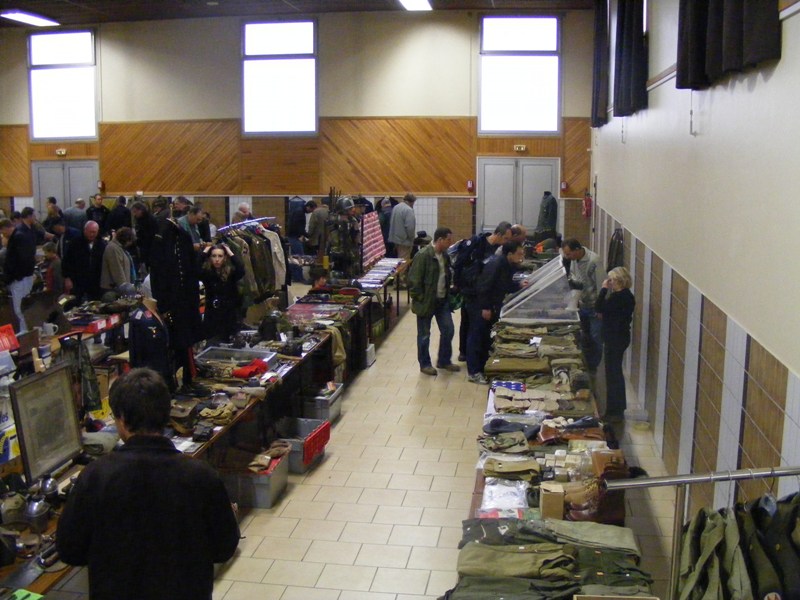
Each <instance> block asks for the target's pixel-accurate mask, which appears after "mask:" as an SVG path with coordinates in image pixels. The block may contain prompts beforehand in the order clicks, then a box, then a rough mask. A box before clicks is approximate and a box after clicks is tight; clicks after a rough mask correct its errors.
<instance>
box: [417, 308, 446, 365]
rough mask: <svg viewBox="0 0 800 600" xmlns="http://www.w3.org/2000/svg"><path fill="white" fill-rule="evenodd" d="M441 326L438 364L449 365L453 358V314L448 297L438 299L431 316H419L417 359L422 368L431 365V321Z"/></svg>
mask: <svg viewBox="0 0 800 600" xmlns="http://www.w3.org/2000/svg"><path fill="white" fill-rule="evenodd" d="M434 318H436V325H437V326H438V327H439V357H438V360H437V361H436V364H437V366H445V365H449V364H450V363H451V362H452V358H453V334H454V333H455V328H454V327H453V316H452V314H451V313H450V304H449V303H448V302H447V299H446V298H443V299H441V300H437V301H436V310H435V311H434V313H433V314H432V315H431V316H429V317H420V316H417V360H418V361H419V366H420V368H421V369H422V368H425V367H431V366H433V365H432V364H431V355H430V346H431V321H433V319H434Z"/></svg>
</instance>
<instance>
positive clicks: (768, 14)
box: [676, 0, 781, 90]
mask: <svg viewBox="0 0 800 600" xmlns="http://www.w3.org/2000/svg"><path fill="white" fill-rule="evenodd" d="M780 57H781V23H780V12H779V9H778V0H681V2H680V7H679V13H678V60H677V74H676V87H678V88H679V89H693V90H701V89H705V88H707V87H709V86H710V85H713V84H714V83H716V82H718V81H720V80H721V79H722V78H724V77H725V76H726V75H728V74H729V73H733V72H739V71H742V70H744V69H746V68H750V67H754V66H757V65H759V64H761V63H763V62H765V61H773V60H778V59H780Z"/></svg>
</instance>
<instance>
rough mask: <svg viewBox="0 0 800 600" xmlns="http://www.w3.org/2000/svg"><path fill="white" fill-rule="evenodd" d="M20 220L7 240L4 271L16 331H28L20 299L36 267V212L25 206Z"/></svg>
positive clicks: (30, 282) (25, 292) (30, 286)
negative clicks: (16, 325) (16, 327)
mask: <svg viewBox="0 0 800 600" xmlns="http://www.w3.org/2000/svg"><path fill="white" fill-rule="evenodd" d="M20 217H21V222H20V224H19V225H17V226H16V228H15V229H14V233H12V234H11V237H10V238H9V240H8V249H7V251H6V259H5V265H4V273H5V279H6V284H7V285H8V291H9V293H10V294H11V305H12V307H13V309H14V314H15V315H16V316H17V321H18V323H19V329H18V333H25V332H26V331H28V325H27V324H26V323H25V317H23V315H22V299H23V298H24V297H25V296H27V295H28V294H30V292H31V288H32V287H33V272H34V270H35V268H36V231H35V230H34V228H33V226H34V223H35V222H36V212H35V211H34V210H33V209H32V208H31V207H30V206H26V207H25V208H23V209H22V212H21V213H20Z"/></svg>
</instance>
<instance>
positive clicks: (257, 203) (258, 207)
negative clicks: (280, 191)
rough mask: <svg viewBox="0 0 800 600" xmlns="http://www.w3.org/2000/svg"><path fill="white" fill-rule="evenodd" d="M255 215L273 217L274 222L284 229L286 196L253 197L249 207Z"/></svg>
mask: <svg viewBox="0 0 800 600" xmlns="http://www.w3.org/2000/svg"><path fill="white" fill-rule="evenodd" d="M250 210H252V211H253V215H254V216H256V217H275V222H276V223H277V224H278V225H280V226H281V228H283V230H284V231H285V230H286V197H285V196H278V197H275V196H272V197H258V196H254V197H253V203H252V206H251V208H250Z"/></svg>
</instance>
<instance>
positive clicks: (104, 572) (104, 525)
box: [56, 369, 239, 600]
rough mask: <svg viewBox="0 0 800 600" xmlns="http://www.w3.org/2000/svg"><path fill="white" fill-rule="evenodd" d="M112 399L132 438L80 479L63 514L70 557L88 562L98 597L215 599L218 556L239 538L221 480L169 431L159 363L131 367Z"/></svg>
mask: <svg viewBox="0 0 800 600" xmlns="http://www.w3.org/2000/svg"><path fill="white" fill-rule="evenodd" d="M110 405H111V411H112V413H113V415H114V421H115V423H116V425H117V429H118V431H119V434H120V437H121V438H122V440H123V441H124V442H125V445H124V446H122V447H121V448H120V449H119V450H117V451H115V452H112V453H111V454H109V455H107V456H104V457H102V458H100V459H98V460H96V461H95V462H93V463H91V464H89V465H87V467H86V468H85V469H84V470H83V472H82V473H81V475H80V477H79V478H78V480H77V482H76V483H75V487H74V489H73V490H72V491H71V492H70V494H69V497H68V499H67V504H66V506H65V507H64V510H63V511H62V513H61V517H60V519H59V521H58V534H57V537H56V539H57V542H56V544H57V547H58V551H59V554H60V556H61V559H62V560H63V561H64V562H66V563H67V564H71V565H88V566H89V593H90V596H91V597H92V599H93V600H141V599H143V598H170V599H172V600H182V599H183V600H211V594H212V589H213V583H214V563H221V562H224V561H226V560H228V559H229V558H231V557H232V556H233V554H234V552H235V551H236V547H237V545H238V543H239V526H238V524H237V522H236V515H235V513H234V510H233V508H232V506H231V503H230V500H229V498H228V494H227V493H226V491H225V486H224V485H223V483H222V480H221V479H220V478H219V476H218V475H217V473H216V472H215V471H214V470H213V469H212V468H211V467H210V466H209V465H208V464H207V463H206V462H205V461H202V460H196V459H193V458H189V457H187V456H185V455H183V454H182V453H181V452H180V451H178V450H177V449H176V448H175V446H174V445H173V444H172V442H171V441H170V440H169V439H168V438H166V437H164V436H163V435H162V431H163V429H164V428H165V427H166V425H167V422H168V421H169V411H170V394H169V390H168V389H167V386H166V384H165V383H164V380H163V379H162V378H161V376H160V375H159V374H158V373H156V372H155V371H153V370H151V369H134V370H132V371H130V372H129V373H127V374H125V375H123V376H122V377H120V378H119V379H118V380H117V381H116V382H115V383H114V385H113V386H112V388H111V393H110Z"/></svg>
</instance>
